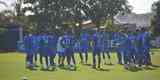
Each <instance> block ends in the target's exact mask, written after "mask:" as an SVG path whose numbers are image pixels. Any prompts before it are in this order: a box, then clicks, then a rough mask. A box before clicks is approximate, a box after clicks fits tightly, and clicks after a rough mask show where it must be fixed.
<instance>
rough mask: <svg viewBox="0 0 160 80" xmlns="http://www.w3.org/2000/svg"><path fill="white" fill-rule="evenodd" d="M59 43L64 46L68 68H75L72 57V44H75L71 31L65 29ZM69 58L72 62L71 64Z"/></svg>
mask: <svg viewBox="0 0 160 80" xmlns="http://www.w3.org/2000/svg"><path fill="white" fill-rule="evenodd" d="M61 45H62V46H63V48H65V55H66V57H67V63H68V66H69V69H70V70H76V61H75V58H74V50H73V48H74V45H75V39H74V36H73V34H72V32H71V31H67V32H66V33H65V35H64V37H63V38H62V40H61ZM71 60H72V63H73V64H71Z"/></svg>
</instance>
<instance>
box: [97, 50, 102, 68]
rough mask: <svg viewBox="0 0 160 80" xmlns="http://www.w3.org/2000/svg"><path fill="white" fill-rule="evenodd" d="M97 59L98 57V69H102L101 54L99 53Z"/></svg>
mask: <svg viewBox="0 0 160 80" xmlns="http://www.w3.org/2000/svg"><path fill="white" fill-rule="evenodd" d="M97 57H98V68H101V53H100V52H98V53H97Z"/></svg>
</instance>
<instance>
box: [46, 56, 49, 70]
mask: <svg viewBox="0 0 160 80" xmlns="http://www.w3.org/2000/svg"><path fill="white" fill-rule="evenodd" d="M48 58H49V57H48V56H45V63H46V66H45V69H47V70H48V69H49V59H48Z"/></svg>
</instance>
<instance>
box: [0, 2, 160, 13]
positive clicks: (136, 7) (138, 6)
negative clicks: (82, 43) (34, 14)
mask: <svg viewBox="0 0 160 80" xmlns="http://www.w3.org/2000/svg"><path fill="white" fill-rule="evenodd" d="M0 1H5V2H7V4H8V5H9V6H8V8H10V9H13V8H11V4H13V3H14V2H15V1H16V0H0ZM128 1H129V3H130V4H131V5H132V6H133V12H135V13H138V14H142V13H147V12H151V5H152V4H153V2H154V1H158V0H128ZM8 8H7V7H5V6H2V5H0V11H1V10H4V9H8Z"/></svg>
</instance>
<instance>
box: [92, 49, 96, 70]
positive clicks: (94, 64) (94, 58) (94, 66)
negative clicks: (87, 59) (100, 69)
mask: <svg viewBox="0 0 160 80" xmlns="http://www.w3.org/2000/svg"><path fill="white" fill-rule="evenodd" d="M92 68H93V69H95V68H96V52H95V51H93V65H92Z"/></svg>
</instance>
